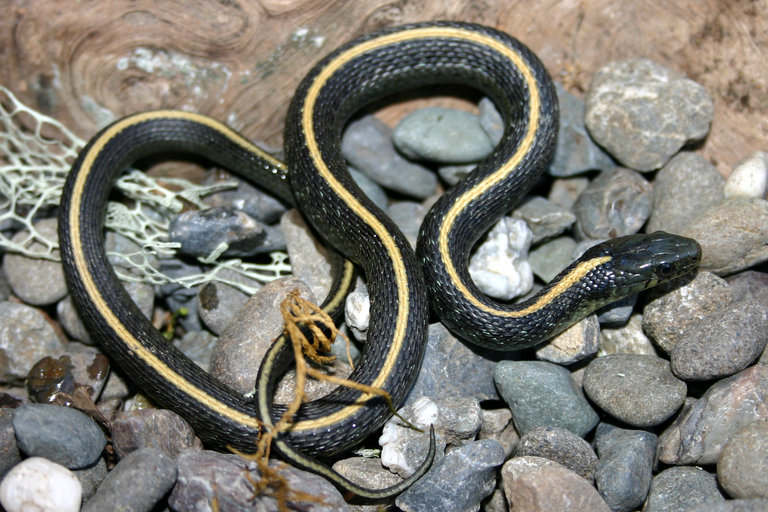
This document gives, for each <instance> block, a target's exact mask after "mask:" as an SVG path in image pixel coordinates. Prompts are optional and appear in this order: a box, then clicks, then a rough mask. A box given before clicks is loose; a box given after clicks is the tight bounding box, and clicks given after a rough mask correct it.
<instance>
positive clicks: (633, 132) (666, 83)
mask: <svg viewBox="0 0 768 512" xmlns="http://www.w3.org/2000/svg"><path fill="white" fill-rule="evenodd" d="M585 103H586V109H585V124H586V126H587V129H588V130H589V134H590V135H591V136H592V137H593V138H594V139H595V141H596V142H597V143H598V144H600V145H601V146H602V147H603V148H605V149H606V150H607V151H608V153H610V154H611V156H613V157H614V158H616V159H617V160H618V161H619V162H621V163H622V164H623V165H625V166H626V167H629V168H631V169H636V170H638V171H650V170H653V169H658V168H659V167H661V166H662V165H664V164H665V163H666V162H667V160H669V158H670V157H672V155H674V154H675V153H677V152H678V150H680V148H681V147H683V145H684V144H686V143H687V142H689V141H693V140H700V139H703V138H704V137H705V136H706V135H707V133H708V132H709V125H710V123H711V121H712V115H713V113H714V105H713V100H712V97H711V96H710V95H709V93H707V91H706V90H705V89H704V88H703V87H702V86H700V85H698V84H697V83H695V82H693V81H691V80H689V79H687V78H685V77H683V76H681V75H679V74H677V73H675V72H674V71H672V70H670V69H668V68H665V67H663V66H661V65H659V64H657V63H655V62H653V61H650V60H647V59H628V60H621V61H615V62H612V63H610V64H608V65H607V66H605V67H603V68H601V69H600V70H598V71H597V73H595V74H594V75H593V77H592V81H591V83H590V84H589V90H588V91H587V95H586V98H585Z"/></svg>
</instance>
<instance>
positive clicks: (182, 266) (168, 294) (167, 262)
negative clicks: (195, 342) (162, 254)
mask: <svg viewBox="0 0 768 512" xmlns="http://www.w3.org/2000/svg"><path fill="white" fill-rule="evenodd" d="M159 268H160V271H161V272H163V273H165V274H166V275H168V276H169V277H172V278H184V277H188V276H190V275H196V274H202V273H203V268H202V267H201V266H200V265H192V264H190V263H188V262H187V261H183V260H181V259H179V258H169V259H163V260H160V263H159ZM158 289H159V294H158V295H160V296H161V297H162V298H163V299H164V300H165V303H166V305H167V306H168V309H169V310H170V311H171V312H173V313H181V312H186V314H179V315H177V316H176V319H175V321H177V322H178V323H179V325H181V326H182V327H183V328H184V329H185V330H186V331H201V330H203V325H202V322H201V321H200V315H199V314H198V313H197V287H192V288H188V287H186V286H184V285H182V284H179V283H168V284H164V285H162V286H160V287H158Z"/></svg>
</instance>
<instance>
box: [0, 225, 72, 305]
mask: <svg viewBox="0 0 768 512" xmlns="http://www.w3.org/2000/svg"><path fill="white" fill-rule="evenodd" d="M57 226H58V222H57V221H56V219H55V218H50V219H42V220H39V221H37V222H35V223H34V225H33V227H34V228H35V230H36V231H37V232H38V233H39V236H40V237H42V239H44V240H58V232H57ZM29 237H30V233H29V231H27V230H22V231H19V232H18V233H16V234H15V235H14V236H13V237H12V238H11V242H12V243H14V244H23V245H24V247H25V248H27V249H29V250H31V251H34V252H41V253H43V252H45V253H50V254H52V255H53V256H54V257H56V258H60V257H61V256H60V255H59V250H58V249H54V250H52V251H47V246H46V245H44V244H43V243H41V242H38V241H30V242H27V239H28V238H29ZM3 271H4V272H5V276H6V277H7V279H8V284H10V285H11V289H12V290H13V293H14V295H16V296H17V297H18V298H20V299H21V300H23V301H24V302H26V303H27V304H32V305H34V306H46V305H48V304H53V303H54V302H56V301H58V300H60V299H62V298H63V297H64V296H65V295H66V294H67V283H66V281H65V280H64V267H63V266H62V265H61V262H59V261H50V260H41V259H39V258H30V257H28V256H24V255H21V254H15V253H10V252H9V253H7V254H5V255H4V257H3Z"/></svg>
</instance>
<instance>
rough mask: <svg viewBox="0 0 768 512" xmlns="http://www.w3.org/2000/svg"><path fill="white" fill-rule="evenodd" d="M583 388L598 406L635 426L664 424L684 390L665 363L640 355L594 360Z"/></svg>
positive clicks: (679, 402)
mask: <svg viewBox="0 0 768 512" xmlns="http://www.w3.org/2000/svg"><path fill="white" fill-rule="evenodd" d="M583 386H584V392H585V393H586V394H587V396H588V397H589V398H590V400H592V401H593V402H594V403H595V404H596V405H597V406H598V407H600V408H601V409H602V410H604V411H605V412H607V413H608V414H610V415H612V416H613V417H615V418H617V419H619V420H621V421H623V422H625V423H627V424H629V425H632V426H635V427H652V426H655V425H659V424H661V423H663V422H664V421H665V420H667V419H668V418H669V417H671V416H672V415H673V414H674V413H675V411H677V410H678V409H679V408H680V406H681V405H682V404H683V400H685V395H686V390H687V387H686V385H685V383H684V382H683V381H681V380H679V379H677V378H676V377H675V376H674V375H673V374H672V372H671V371H670V368H669V363H668V362H667V361H666V360H664V359H661V358H659V357H656V356H647V355H642V354H616V355H610V356H605V357H599V358H597V359H594V360H593V361H592V362H590V363H589V366H587V369H586V371H585V372H584V382H583Z"/></svg>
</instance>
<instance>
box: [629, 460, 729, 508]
mask: <svg viewBox="0 0 768 512" xmlns="http://www.w3.org/2000/svg"><path fill="white" fill-rule="evenodd" d="M724 500H725V498H723V496H722V494H720V491H719V490H718V489H717V482H716V481H715V476H714V475H712V474H710V473H708V472H706V471H704V470H703V469H701V468H696V467H690V466H677V467H673V468H669V469H665V470H664V471H662V472H661V473H659V474H658V475H656V476H655V477H654V478H653V481H651V488H650V490H649V491H648V499H647V500H646V502H645V507H644V508H643V512H674V511H677V510H688V509H689V508H690V507H693V506H694V505H702V504H705V503H706V504H707V505H717V504H718V503H721V502H723V501H724Z"/></svg>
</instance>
